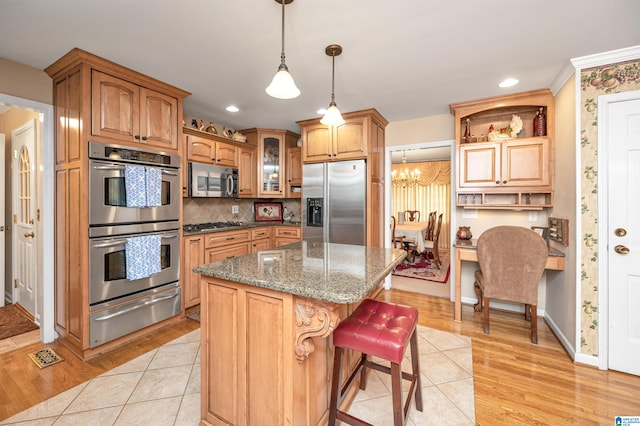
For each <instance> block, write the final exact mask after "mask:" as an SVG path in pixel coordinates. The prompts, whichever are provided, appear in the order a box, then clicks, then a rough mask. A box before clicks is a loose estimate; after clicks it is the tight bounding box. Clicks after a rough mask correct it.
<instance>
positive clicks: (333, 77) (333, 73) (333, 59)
mask: <svg viewBox="0 0 640 426" xmlns="http://www.w3.org/2000/svg"><path fill="white" fill-rule="evenodd" d="M331 62H332V65H331V103H330V104H329V105H331V104H335V103H336V93H335V87H334V86H335V81H336V53H335V52H332V53H331Z"/></svg>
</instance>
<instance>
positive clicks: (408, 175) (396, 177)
mask: <svg viewBox="0 0 640 426" xmlns="http://www.w3.org/2000/svg"><path fill="white" fill-rule="evenodd" d="M418 182H420V170H418V169H415V170H413V171H411V172H409V169H408V168H405V169H404V171H401V172H400V173H396V170H394V171H392V172H391V183H393V186H395V187H398V188H410V187H412V186H414V185H416V184H417V183H418Z"/></svg>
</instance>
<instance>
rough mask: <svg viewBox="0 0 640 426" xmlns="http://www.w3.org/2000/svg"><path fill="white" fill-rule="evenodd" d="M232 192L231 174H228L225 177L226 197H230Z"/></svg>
mask: <svg viewBox="0 0 640 426" xmlns="http://www.w3.org/2000/svg"><path fill="white" fill-rule="evenodd" d="M233 191H234V187H233V175H232V174H228V175H227V195H228V196H232V195H233Z"/></svg>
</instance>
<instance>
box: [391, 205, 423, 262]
mask: <svg viewBox="0 0 640 426" xmlns="http://www.w3.org/2000/svg"><path fill="white" fill-rule="evenodd" d="M391 245H392V246H393V248H401V249H403V250H404V251H406V252H407V257H406V259H405V260H406V261H407V262H410V263H411V262H413V260H414V258H415V253H416V248H417V246H416V243H415V241H410V240H408V241H405V239H404V236H396V218H395V216H391Z"/></svg>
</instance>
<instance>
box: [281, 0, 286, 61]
mask: <svg viewBox="0 0 640 426" xmlns="http://www.w3.org/2000/svg"><path fill="white" fill-rule="evenodd" d="M284 5H285V3H284V0H282V31H280V35H281V37H282V43H281V44H282V51H281V52H280V64H281V65H285V63H284V62H285V60H284Z"/></svg>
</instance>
